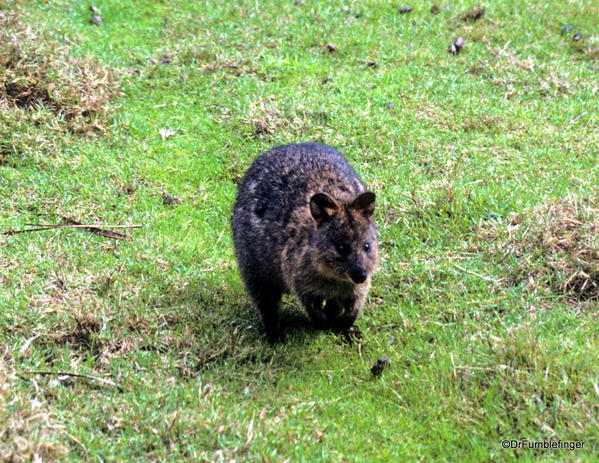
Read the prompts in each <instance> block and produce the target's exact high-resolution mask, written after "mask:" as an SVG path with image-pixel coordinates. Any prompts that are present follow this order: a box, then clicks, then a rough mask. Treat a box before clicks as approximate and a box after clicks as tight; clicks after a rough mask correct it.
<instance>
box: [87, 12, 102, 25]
mask: <svg viewBox="0 0 599 463" xmlns="http://www.w3.org/2000/svg"><path fill="white" fill-rule="evenodd" d="M89 22H90V23H92V24H96V25H98V26H99V25H100V24H102V23H103V22H104V21H103V20H102V16H98V15H97V14H95V15H93V16H92V17H91V18H90V20H89Z"/></svg>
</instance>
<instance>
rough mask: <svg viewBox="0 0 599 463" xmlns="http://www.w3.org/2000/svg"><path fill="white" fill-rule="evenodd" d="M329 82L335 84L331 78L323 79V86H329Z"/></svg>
mask: <svg viewBox="0 0 599 463" xmlns="http://www.w3.org/2000/svg"><path fill="white" fill-rule="evenodd" d="M329 82H333V78H332V77H331V76H329V77H325V78H324V79H322V83H323V84H328V83H329Z"/></svg>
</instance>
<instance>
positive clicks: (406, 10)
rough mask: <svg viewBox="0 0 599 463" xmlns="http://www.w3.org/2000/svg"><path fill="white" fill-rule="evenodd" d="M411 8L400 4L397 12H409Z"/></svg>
mask: <svg viewBox="0 0 599 463" xmlns="http://www.w3.org/2000/svg"><path fill="white" fill-rule="evenodd" d="M412 10H413V8H412V7H411V6H402V7H401V8H400V9H399V14H408V13H411V12H412Z"/></svg>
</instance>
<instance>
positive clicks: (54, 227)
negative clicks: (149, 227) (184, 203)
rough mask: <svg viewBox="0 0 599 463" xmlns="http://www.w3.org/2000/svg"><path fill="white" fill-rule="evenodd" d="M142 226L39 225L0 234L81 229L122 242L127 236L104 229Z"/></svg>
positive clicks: (139, 226)
mask: <svg viewBox="0 0 599 463" xmlns="http://www.w3.org/2000/svg"><path fill="white" fill-rule="evenodd" d="M141 227H142V225H105V224H91V225H83V224H80V223H74V224H61V225H40V226H36V227H35V228H26V229H22V230H7V231H3V232H2V233H0V234H1V235H16V234H18V233H27V232H35V231H42V230H57V229H61V228H81V229H83V230H86V231H89V232H91V233H95V234H96V235H102V236H104V237H106V238H112V239H115V240H124V239H126V238H127V235H124V234H122V233H118V232H114V231H111V230H105V228H141Z"/></svg>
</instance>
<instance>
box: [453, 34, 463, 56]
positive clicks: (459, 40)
mask: <svg viewBox="0 0 599 463" xmlns="http://www.w3.org/2000/svg"><path fill="white" fill-rule="evenodd" d="M454 45H455V47H456V48H457V49H458V52H459V51H460V50H461V49H462V47H463V46H464V39H463V38H462V37H458V38H457V39H455V42H454Z"/></svg>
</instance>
